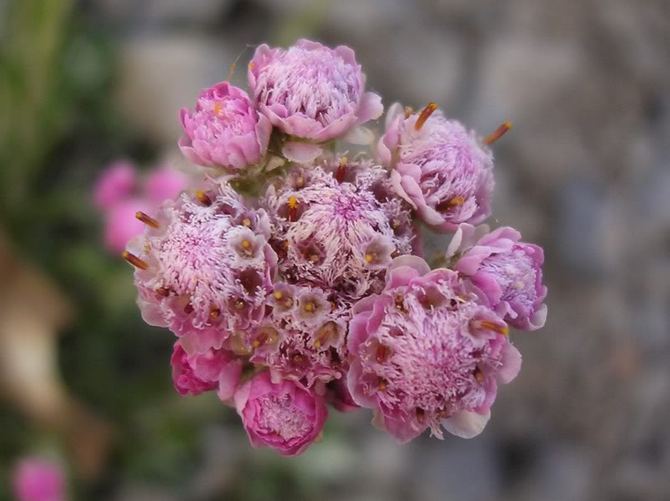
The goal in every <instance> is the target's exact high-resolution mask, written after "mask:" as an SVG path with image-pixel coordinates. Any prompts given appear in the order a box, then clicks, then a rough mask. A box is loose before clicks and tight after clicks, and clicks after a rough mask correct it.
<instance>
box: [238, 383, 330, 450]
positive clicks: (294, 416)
mask: <svg viewBox="0 0 670 501" xmlns="http://www.w3.org/2000/svg"><path fill="white" fill-rule="evenodd" d="M235 406H236V408H237V412H238V413H239V415H240V416H241V418H242V423H243V425H244V428H245V430H246V431H247V434H248V435H249V440H250V441H251V443H252V444H253V445H254V446H256V447H271V448H273V449H275V450H276V451H277V452H279V453H280V454H283V455H286V456H294V455H296V454H300V453H301V452H302V451H303V450H304V449H305V448H306V447H307V446H308V445H310V444H311V443H312V442H313V441H314V440H315V439H316V438H317V437H318V436H319V434H320V433H321V429H322V428H323V424H324V422H325V421H326V417H327V414H328V411H327V409H326V405H325V402H324V400H323V397H321V396H319V395H317V394H315V393H314V392H312V391H309V390H308V389H307V388H305V387H304V386H302V385H301V384H300V383H295V382H293V381H281V382H278V383H274V382H272V380H271V379H270V375H269V374H268V373H267V372H261V373H259V374H256V375H255V376H254V377H253V378H252V379H250V380H249V381H248V382H246V383H245V384H244V386H242V387H241V388H240V389H239V390H238V391H237V392H236V393H235Z"/></svg>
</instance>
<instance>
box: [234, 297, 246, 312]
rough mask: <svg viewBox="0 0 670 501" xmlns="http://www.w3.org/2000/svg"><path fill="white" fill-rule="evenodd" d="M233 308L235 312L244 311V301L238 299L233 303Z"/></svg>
mask: <svg viewBox="0 0 670 501" xmlns="http://www.w3.org/2000/svg"><path fill="white" fill-rule="evenodd" d="M233 306H234V307H235V309H236V310H242V309H244V301H242V300H241V299H238V300H236V301H235V304H234V305H233Z"/></svg>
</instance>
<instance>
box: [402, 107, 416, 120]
mask: <svg viewBox="0 0 670 501" xmlns="http://www.w3.org/2000/svg"><path fill="white" fill-rule="evenodd" d="M403 112H404V113H405V118H406V119H407V118H409V117H411V116H412V113H414V110H413V109H412V107H411V106H405V108H403Z"/></svg>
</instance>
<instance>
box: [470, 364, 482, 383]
mask: <svg viewBox="0 0 670 501" xmlns="http://www.w3.org/2000/svg"><path fill="white" fill-rule="evenodd" d="M472 375H473V376H474V377H475V380H476V381H477V382H478V383H479V384H482V383H483V382H484V373H483V372H482V370H481V369H480V368H479V367H477V368H476V369H475V370H474V372H473V373H472Z"/></svg>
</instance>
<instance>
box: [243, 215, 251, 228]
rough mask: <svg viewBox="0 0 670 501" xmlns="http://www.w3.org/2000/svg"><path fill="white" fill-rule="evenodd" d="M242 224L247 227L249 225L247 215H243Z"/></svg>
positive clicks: (249, 220) (249, 221)
mask: <svg viewBox="0 0 670 501" xmlns="http://www.w3.org/2000/svg"><path fill="white" fill-rule="evenodd" d="M242 224H243V225H244V226H246V227H247V228H249V227H250V226H251V219H249V218H248V217H245V218H244V219H242Z"/></svg>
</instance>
